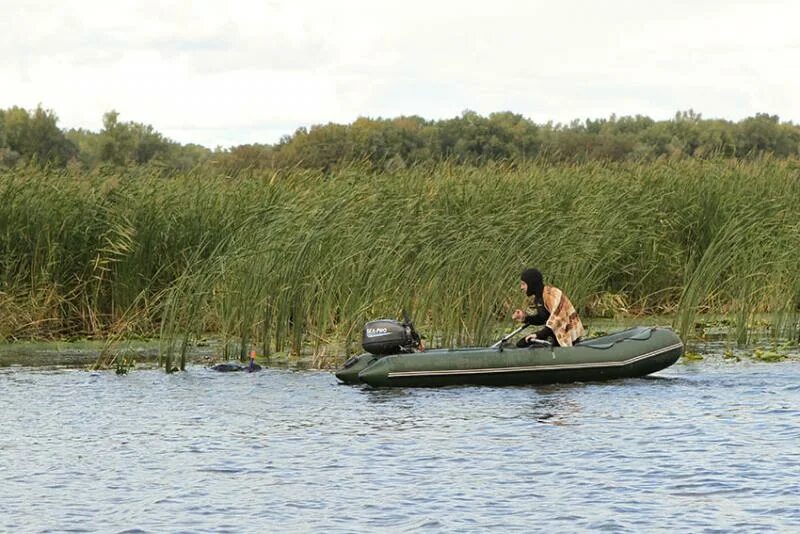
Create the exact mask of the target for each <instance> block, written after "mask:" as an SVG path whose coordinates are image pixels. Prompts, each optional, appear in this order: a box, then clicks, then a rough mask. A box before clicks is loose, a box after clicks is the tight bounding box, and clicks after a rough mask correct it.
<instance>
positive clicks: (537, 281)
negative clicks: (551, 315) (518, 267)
mask: <svg viewBox="0 0 800 534" xmlns="http://www.w3.org/2000/svg"><path fill="white" fill-rule="evenodd" d="M519 277H520V280H522V281H523V282H525V283H526V284H528V291H526V292H525V294H527V295H528V296H529V297H531V296H533V295H536V297H537V298H542V291H544V282H543V281H542V273H540V272H539V269H525V270H524V271H522V274H521V275H519Z"/></svg>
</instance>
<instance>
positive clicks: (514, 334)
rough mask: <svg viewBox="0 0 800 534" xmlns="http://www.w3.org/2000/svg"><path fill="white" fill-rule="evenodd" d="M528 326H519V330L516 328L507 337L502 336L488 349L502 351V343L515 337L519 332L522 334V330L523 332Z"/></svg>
mask: <svg viewBox="0 0 800 534" xmlns="http://www.w3.org/2000/svg"><path fill="white" fill-rule="evenodd" d="M529 326H530V325H529V324H524V325H522V326H520V327H519V328H517V329H516V330H514V331H513V332H511V333H510V334H508V335H507V336H503V338H502V339H501V340H500V341H498V342H497V343H495V344H494V345H492V346H491V347H489V348H490V349H497V348H499V349H502V348H503V343H505V342H506V341H508V340H509V339H511V338H512V337H514V336H516V335H517V334H519V333H520V332H522V331H523V330H525V329H526V328H528V327H529Z"/></svg>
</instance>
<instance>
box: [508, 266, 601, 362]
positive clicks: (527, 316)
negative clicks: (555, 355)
mask: <svg viewBox="0 0 800 534" xmlns="http://www.w3.org/2000/svg"><path fill="white" fill-rule="evenodd" d="M519 287H520V289H521V290H522V291H524V292H525V295H527V296H528V297H529V298H530V301H529V305H528V308H527V309H526V310H524V311H523V310H515V311H514V314H513V315H512V317H513V319H514V320H515V321H519V322H522V323H525V324H528V325H543V328H542V329H541V330H539V331H538V332H536V333H535V334H530V335H527V336H525V337H523V338H522V339H520V340H519V341H518V342H517V346H518V347H529V346H531V345H533V344H534V343H535V342H536V341H535V340H537V339H539V340H544V341H548V342H550V343H551V344H553V345H554V346H557V347H571V346H572V345H574V344H575V343H577V342H578V341H580V339H581V337H582V336H583V335H584V333H585V331H584V329H583V324H582V323H581V319H580V317H578V312H577V311H575V307H574V306H573V305H572V303H571V302H570V301H569V299H568V298H567V296H566V295H565V294H564V293H563V292H562V291H561V290H560V289H558V288H557V287H553V286H546V285H544V281H543V278H542V273H541V272H539V270H538V269H533V268H531V269H525V270H524V271H522V274H521V275H520V283H519Z"/></svg>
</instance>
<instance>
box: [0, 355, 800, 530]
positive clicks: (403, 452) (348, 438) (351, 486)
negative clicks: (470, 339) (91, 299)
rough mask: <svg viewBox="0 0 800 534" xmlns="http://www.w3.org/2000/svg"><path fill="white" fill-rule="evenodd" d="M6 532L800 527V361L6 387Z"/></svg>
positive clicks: (2, 525)
mask: <svg viewBox="0 0 800 534" xmlns="http://www.w3.org/2000/svg"><path fill="white" fill-rule="evenodd" d="M0 429H2V432H0V531H26V532H38V531H58V532H63V531H81V532H82V531H103V532H118V531H129V530H130V531H147V532H164V531H192V532H225V531H228V532H258V531H261V532H263V531H269V530H277V529H281V530H285V531H289V532H306V531H325V532H328V531H361V530H367V529H369V530H375V531H385V532H401V531H410V530H417V529H421V530H431V531H459V532H461V531H487V530H493V531H498V532H506V531H526V532H527V531H531V530H537V531H570V532H571V531H583V530H596V529H607V530H610V531H619V532H653V531H678V532H680V531H692V532H703V531H708V532H711V531H737V530H738V531H746V532H752V531H759V532H768V531H776V532H790V531H798V530H800V444H799V443H800V442H799V441H798V439H799V438H800V363H798V362H796V361H788V362H779V363H755V362H749V361H742V362H732V361H723V360H721V359H710V360H706V361H701V362H698V363H690V364H682V363H680V364H677V365H675V366H673V367H671V368H669V369H667V370H665V371H662V372H660V373H658V374H657V375H656V376H654V377H651V378H645V379H629V380H621V381H614V382H608V383H590V384H572V385H556V386H546V387H512V388H492V387H452V388H443V389H399V390H373V389H369V388H363V387H351V386H343V385H339V384H338V383H337V381H336V379H335V377H334V376H333V375H332V374H330V373H327V372H309V371H303V372H293V371H288V370H268V371H264V372H261V373H255V374H240V373H233V374H218V373H213V372H210V371H208V370H206V369H204V368H202V367H199V366H197V367H192V368H190V370H189V371H188V372H186V373H176V374H173V375H166V374H164V373H163V371H156V370H141V369H139V370H134V371H133V372H131V373H130V374H128V375H124V376H117V375H115V374H114V373H112V372H87V371H81V370H70V369H49V370H42V369H31V368H24V367H10V368H5V369H0Z"/></svg>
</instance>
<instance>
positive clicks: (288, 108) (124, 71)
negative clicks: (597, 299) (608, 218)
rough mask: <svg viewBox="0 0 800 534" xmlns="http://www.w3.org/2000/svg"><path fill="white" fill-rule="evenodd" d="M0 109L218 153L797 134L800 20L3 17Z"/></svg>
mask: <svg viewBox="0 0 800 534" xmlns="http://www.w3.org/2000/svg"><path fill="white" fill-rule="evenodd" d="M3 12H4V15H5V14H7V15H8V16H3V18H2V19H0V58H2V59H0V107H8V106H11V105H21V106H25V107H34V106H36V104H37V103H39V102H41V103H42V104H43V105H45V106H46V107H49V108H52V109H54V110H55V111H56V112H57V113H58V114H59V116H60V117H61V125H62V127H76V126H81V127H86V128H91V129H98V128H100V125H101V117H102V114H103V113H104V112H105V111H108V110H110V109H112V108H113V109H117V110H118V111H120V112H121V113H122V119H123V120H135V121H139V122H145V123H148V124H152V125H153V126H154V127H155V128H156V129H157V130H159V131H161V132H163V133H165V134H167V135H169V136H172V137H174V138H175V139H177V140H179V141H181V142H200V143H202V144H205V145H208V146H214V145H217V144H222V145H229V144H238V143H242V142H274V141H276V140H277V139H278V138H279V137H280V135H282V134H289V133H292V132H293V131H294V130H295V128H296V127H298V126H302V125H309V124H312V123H324V122H328V121H339V122H349V121H352V120H353V119H355V118H356V117H357V116H359V115H367V116H396V115H399V114H418V115H422V116H424V117H428V118H442V117H450V116H454V115H456V114H458V113H460V112H461V111H462V110H463V109H466V108H469V109H474V110H476V111H478V112H480V113H490V112H492V111H500V110H511V111H515V112H518V113H522V114H523V115H526V116H529V117H531V118H533V119H534V120H536V121H546V120H549V119H553V120H557V121H568V120H570V119H572V118H576V117H580V118H584V117H601V116H608V115H610V114H611V113H617V114H634V113H642V114H647V115H651V116H653V117H655V118H666V117H669V116H671V115H672V114H673V113H674V112H675V111H676V110H678V109H687V108H690V107H691V108H694V109H695V110H696V111H700V112H702V113H703V114H704V115H705V116H708V117H712V116H713V117H724V118H730V119H740V118H742V117H745V116H748V115H752V114H753V113H756V112H760V111H765V112H770V113H775V114H778V115H780V116H781V117H782V118H783V119H784V120H794V121H798V120H800V101H798V100H797V99H796V98H794V94H796V93H797V92H798V90H800V74H798V72H800V69H798V68H797V65H798V63H800V62H799V61H798V60H800V38H798V37H797V36H796V34H797V32H796V31H794V29H793V27H792V26H793V25H794V24H795V21H797V20H800V5H798V4H796V3H795V2H790V1H767V2H761V3H758V4H755V3H749V2H731V1H714V0H703V1H699V2H697V1H694V2H671V3H664V4H662V5H658V6H654V5H650V3H644V2H638V1H611V2H605V3H599V2H579V1H576V0H572V1H564V2H561V3H554V2H543V1H538V2H524V1H521V0H520V1H513V0H495V1H493V2H485V1H481V2H477V1H461V2H443V1H440V2H432V1H430V0H427V1H421V0H406V1H402V2H401V1H390V2H368V1H355V0H344V1H339V2H322V1H319V2H313V1H310V0H306V1H295V2H290V1H283V0H282V1H275V2H258V1H246V0H230V1H228V2H225V3H219V2H210V1H195V2H192V3H187V2H172V3H164V4H162V3H161V2H157V1H154V0H141V1H127V2H100V1H96V0H91V1H88V0H87V1H81V2H71V3H67V2H62V3H56V2H49V1H31V0H10V1H9V0H5V1H4V6H3Z"/></svg>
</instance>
